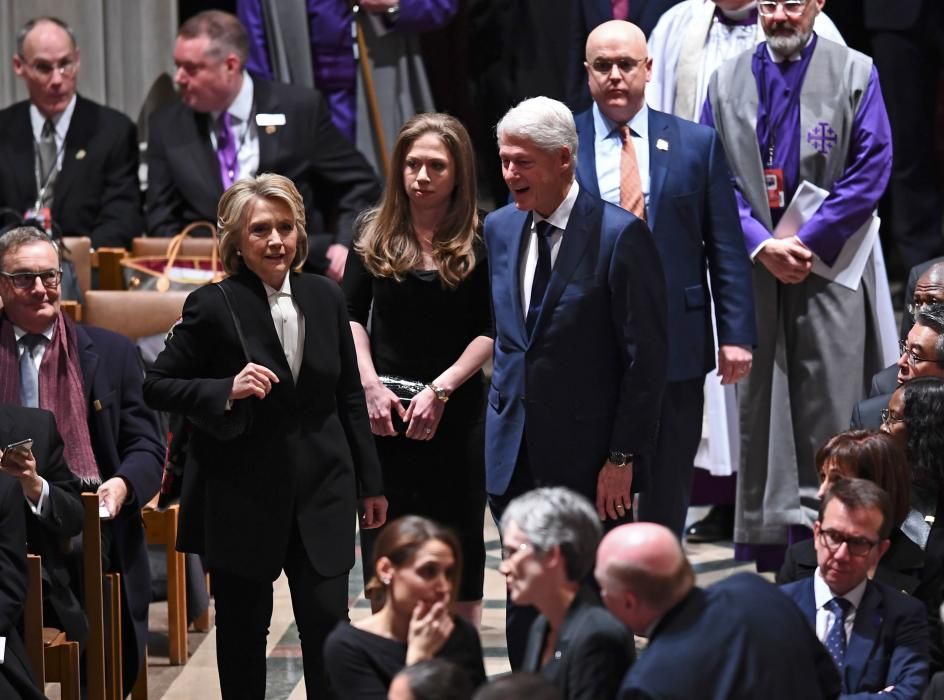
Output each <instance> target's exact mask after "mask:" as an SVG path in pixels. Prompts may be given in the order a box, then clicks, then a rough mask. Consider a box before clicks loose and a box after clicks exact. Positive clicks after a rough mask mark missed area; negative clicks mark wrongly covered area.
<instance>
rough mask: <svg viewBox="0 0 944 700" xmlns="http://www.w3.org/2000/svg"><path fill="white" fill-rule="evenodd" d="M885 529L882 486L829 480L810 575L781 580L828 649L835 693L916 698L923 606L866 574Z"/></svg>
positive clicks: (923, 647) (923, 662)
mask: <svg viewBox="0 0 944 700" xmlns="http://www.w3.org/2000/svg"><path fill="white" fill-rule="evenodd" d="M891 528H892V506H891V501H890V500H889V497H888V494H887V493H885V492H884V491H883V490H882V489H881V488H879V487H878V486H877V485H876V484H874V483H873V482H871V481H867V480H866V479H842V480H840V481H837V482H836V483H835V484H833V486H832V487H831V488H830V489H829V491H827V492H826V495H825V497H824V498H823V500H822V503H821V505H820V510H819V519H818V520H817V521H816V523H814V525H813V533H814V535H813V536H814V545H815V547H816V561H817V564H818V566H817V568H816V571H815V573H814V574H813V577H812V578H805V579H802V580H800V581H796V582H794V583H788V584H786V585H785V586H783V587H782V590H783V592H784V593H785V594H786V595H788V596H789V597H790V598H792V599H793V602H794V603H796V605H797V607H799V608H800V610H801V611H802V612H803V614H804V615H806V617H807V619H808V620H809V622H810V624H811V625H812V626H813V629H814V630H816V636H817V637H818V638H819V640H820V641H821V642H822V643H823V645H824V646H825V647H826V650H827V651H828V652H829V654H830V656H832V658H833V661H834V662H835V664H836V667H837V668H838V669H839V675H840V677H841V678H842V693H843V695H842V697H846V696H848V695H852V694H856V695H855V697H872V695H871V694H873V693H875V694H882V695H883V696H888V697H890V698H902V699H904V698H920V697H921V693H922V692H923V691H924V688H925V686H926V685H927V683H928V629H927V620H926V611H925V608H924V605H923V604H922V603H921V602H920V601H918V600H917V599H915V598H912V597H910V596H908V595H906V594H905V593H902V592H900V591H897V590H895V589H894V588H892V587H890V586H886V585H885V584H883V583H879V582H877V581H874V580H869V572H871V571H873V570H874V569H875V567H876V566H877V565H878V561H879V559H881V557H882V555H883V554H884V553H885V551H886V550H887V549H888V546H889V540H888V537H889V533H890V531H891ZM859 694H861V695H859Z"/></svg>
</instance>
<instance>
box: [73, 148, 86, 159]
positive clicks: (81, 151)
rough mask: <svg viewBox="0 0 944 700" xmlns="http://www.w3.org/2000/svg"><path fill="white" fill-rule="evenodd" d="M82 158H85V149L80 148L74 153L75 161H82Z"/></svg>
mask: <svg viewBox="0 0 944 700" xmlns="http://www.w3.org/2000/svg"><path fill="white" fill-rule="evenodd" d="M83 158H85V149H84V148H80V149H79V150H77V151H76V152H75V159H76V160H82V159H83Z"/></svg>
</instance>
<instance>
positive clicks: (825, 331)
mask: <svg viewBox="0 0 944 700" xmlns="http://www.w3.org/2000/svg"><path fill="white" fill-rule="evenodd" d="M824 4H825V0H805V2H799V3H795V2H788V3H786V6H785V3H783V2H777V3H759V8H760V10H761V18H760V19H761V26H762V28H763V30H764V34H765V35H766V37H767V41H766V42H764V43H762V44H761V45H760V46H758V47H757V48H756V49H755V50H750V51H746V52H744V53H742V54H740V55H739V56H737V57H735V58H733V59H731V60H730V61H728V62H726V63H724V64H723V65H722V66H721V67H720V68H719V69H718V71H717V72H716V73H715V75H714V76H713V77H712V79H711V82H710V84H709V88H708V98H707V100H706V102H705V107H704V110H703V113H702V121H703V122H704V123H706V124H708V125H711V126H714V127H715V128H716V129H717V130H718V133H719V136H720V137H721V140H722V143H723V144H724V147H725V152H726V154H727V157H728V162H729V164H730V165H731V170H732V173H733V175H734V181H735V185H736V195H737V199H738V208H739V211H740V217H741V225H742V228H743V230H744V240H745V245H746V247H747V251H748V253H749V254H750V256H751V259H752V260H753V261H754V298H755V306H756V308H757V315H758V318H757V322H758V349H757V352H756V353H755V357H754V368H753V372H752V374H751V375H750V377H749V378H748V380H747V381H746V383H745V384H744V391H743V394H741V395H740V396H739V402H740V407H739V408H740V417H741V418H740V427H741V463H740V470H739V471H740V475H739V477H738V496H737V508H736V518H735V532H734V535H735V541H736V542H740V543H745V544H749V545H783V544H785V543H786V542H787V541H788V540H789V539H790V538H791V537H794V536H798V535H799V534H800V533H801V532H803V526H807V527H808V526H810V525H811V524H812V521H813V517H814V513H813V510H812V508H813V507H814V505H815V498H816V470H815V467H814V455H815V452H816V450H817V449H818V448H819V447H820V445H822V444H823V443H824V442H825V440H826V439H827V438H828V437H830V436H831V435H833V434H834V433H837V432H839V431H840V430H842V429H843V428H844V427H845V425H846V424H847V422H848V416H849V414H850V411H851V409H852V407H853V406H854V405H855V403H856V401H857V400H858V398H860V397H861V396H864V395H866V393H867V388H868V381H869V378H870V377H871V375H872V374H873V373H874V372H875V371H877V369H879V368H880V365H881V354H880V352H879V339H878V332H877V323H876V321H875V311H876V298H875V294H874V291H875V286H876V280H875V270H874V269H873V267H872V265H871V264H866V266H865V270H864V272H863V273H862V277H861V279H860V280H859V281H858V282H859V283H858V284H857V285H855V284H850V285H843V284H839V283H837V282H834V281H831V280H830V279H829V272H828V271H827V272H823V271H822V270H821V272H823V274H816V273H812V267H813V261H814V257H815V258H817V259H818V260H819V261H821V262H822V263H824V264H825V266H827V267H829V266H833V265H837V259H838V258H839V257H840V253H843V261H842V262H840V263H838V265H837V267H838V266H841V265H843V264H845V263H844V259H845V257H846V256H847V255H848V254H849V253H850V252H852V248H855V247H856V246H858V245H863V246H869V247H871V245H872V241H871V240H869V239H868V238H866V239H864V240H860V239H858V238H854V234H856V232H857V231H859V229H860V228H861V227H863V225H864V224H866V222H867V221H868V220H869V219H870V217H871V215H872V213H873V211H874V210H875V207H876V205H877V203H878V200H879V198H880V197H881V195H882V192H883V191H884V189H885V186H886V183H887V182H888V176H889V169H890V164H891V136H890V129H889V125H888V117H887V115H886V112H885V105H884V102H883V100H882V95H881V90H880V88H879V83H878V75H877V73H876V71H875V68H874V67H873V66H872V61H871V59H869V58H868V57H867V56H865V55H863V54H860V53H858V52H856V51H853V50H851V49H848V48H845V47H842V46H839V45H838V44H835V43H833V42H831V41H828V40H826V39H823V38H822V37H817V35H816V34H815V33H814V32H813V31H812V25H813V21H814V19H815V17H816V15H817V14H818V13H819V12H820V11H821V10H822V8H823V5H824ZM750 76H752V77H753V79H751V77H750ZM804 180H807V181H809V182H810V183H812V184H814V185H816V186H818V187H820V188H822V189H824V190H826V191H827V192H828V193H829V195H828V196H827V198H826V199H825V201H824V202H823V203H822V205H821V206H820V207H819V209H818V210H817V211H816V212H815V213H813V214H812V215H811V216H810V217H809V218H808V219H807V220H806V221H805V222H804V223H802V225H800V226H799V228H798V229H797V230H796V231H795V233H794V235H789V236H786V237H782V238H777V237H775V236H774V234H773V231H774V229H775V227H776V225H777V224H778V222H779V221H780V219H781V217H782V216H783V214H784V211H785V210H786V207H787V206H788V205H789V204H790V202H791V200H792V198H793V195H794V193H795V192H796V190H797V188H798V186H799V185H800V183H801V182H802V181H804ZM846 246H849V247H850V249H849V250H844V248H845V247H846ZM831 271H832V272H833V273H835V272H836V271H837V268H832V270H831ZM851 287H855V288H854V289H853V288H851ZM757 553H760V554H761V555H763V556H764V557H768V556H769V558H770V561H761V560H759V561H758V564H759V566H761V567H762V568H766V567H767V566H769V565H774V564H776V563H777V561H778V560H779V559H780V558H782V550H781V549H780V548H779V547H777V548H773V549H772V548H764V547H761V548H759V549H757V550H755V554H757Z"/></svg>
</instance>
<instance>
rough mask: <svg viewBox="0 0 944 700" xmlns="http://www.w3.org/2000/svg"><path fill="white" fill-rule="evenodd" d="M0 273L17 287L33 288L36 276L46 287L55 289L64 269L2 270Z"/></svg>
mask: <svg viewBox="0 0 944 700" xmlns="http://www.w3.org/2000/svg"><path fill="white" fill-rule="evenodd" d="M0 275H2V276H3V277H6V278H7V279H8V280H10V282H11V284H12V285H13V286H14V287H16V288H17V289H32V288H33V286H34V285H35V284H36V278H37V277H39V281H40V282H42V283H43V286H44V287H45V288H46V289H55V288H56V287H58V286H59V282H60V280H62V270H43V271H41V272H0Z"/></svg>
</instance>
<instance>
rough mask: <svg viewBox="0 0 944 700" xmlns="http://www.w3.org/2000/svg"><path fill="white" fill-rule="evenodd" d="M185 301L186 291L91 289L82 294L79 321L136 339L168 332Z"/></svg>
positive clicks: (178, 316)
mask: <svg viewBox="0 0 944 700" xmlns="http://www.w3.org/2000/svg"><path fill="white" fill-rule="evenodd" d="M186 298H187V292H121V291H113V290H108V291H106V290H92V291H91V292H89V293H88V294H86V295H85V305H84V306H83V307H82V320H83V321H84V322H85V323H88V324H89V325H92V326H100V327H102V328H107V329H108V330H112V331H115V332H116V333H121V335H123V336H125V337H127V338H130V339H131V340H137V339H138V338H142V337H145V336H149V335H156V334H158V333H165V332H166V331H167V330H169V329H170V327H171V326H172V325H174V322H175V321H176V320H177V319H178V318H180V313H181V311H183V308H184V300H185V299H186Z"/></svg>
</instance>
